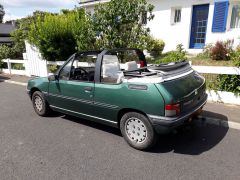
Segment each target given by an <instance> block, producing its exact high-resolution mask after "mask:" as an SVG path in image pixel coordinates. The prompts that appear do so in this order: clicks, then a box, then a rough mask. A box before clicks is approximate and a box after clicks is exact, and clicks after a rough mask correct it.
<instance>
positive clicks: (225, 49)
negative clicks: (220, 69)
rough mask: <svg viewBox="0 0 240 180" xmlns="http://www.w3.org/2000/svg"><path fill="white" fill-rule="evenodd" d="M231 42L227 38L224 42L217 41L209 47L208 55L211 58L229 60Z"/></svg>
mask: <svg viewBox="0 0 240 180" xmlns="http://www.w3.org/2000/svg"><path fill="white" fill-rule="evenodd" d="M232 44H233V42H232V41H230V40H228V41H226V42H222V41H217V42H216V44H215V45H214V46H213V47H212V48H211V49H210V57H211V59H212V60H230V53H231V52H232Z"/></svg>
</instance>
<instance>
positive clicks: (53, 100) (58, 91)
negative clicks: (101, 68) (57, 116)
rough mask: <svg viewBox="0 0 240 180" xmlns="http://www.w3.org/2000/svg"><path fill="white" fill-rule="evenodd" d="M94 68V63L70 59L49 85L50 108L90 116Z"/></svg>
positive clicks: (74, 58) (81, 58)
mask: <svg viewBox="0 0 240 180" xmlns="http://www.w3.org/2000/svg"><path fill="white" fill-rule="evenodd" d="M81 61H82V62H81ZM94 66H95V64H94V63H88V62H84V58H83V57H79V56H74V57H73V58H72V59H70V60H69V61H68V62H67V63H66V64H65V65H64V66H63V67H62V68H61V70H60V71H59V74H58V78H57V80H56V81H50V83H49V102H50V105H51V107H53V108H56V109H59V110H62V111H67V112H69V113H73V114H78V115H83V116H84V115H89V114H91V111H92V106H93V95H94V69H95V67H94Z"/></svg>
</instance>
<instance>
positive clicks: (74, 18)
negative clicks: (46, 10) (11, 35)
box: [28, 9, 95, 61]
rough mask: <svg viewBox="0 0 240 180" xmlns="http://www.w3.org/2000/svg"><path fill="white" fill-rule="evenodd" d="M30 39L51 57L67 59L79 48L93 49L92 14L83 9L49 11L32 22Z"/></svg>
mask: <svg viewBox="0 0 240 180" xmlns="http://www.w3.org/2000/svg"><path fill="white" fill-rule="evenodd" d="M28 40H29V41H30V43H32V44H34V45H36V46H37V47H38V48H39V50H40V52H41V53H42V55H43V57H44V58H45V59H46V60H48V61H62V60H66V59H67V58H68V57H69V56H70V55H71V54H73V53H75V52H76V50H79V51H82V50H89V49H94V42H95V36H94V32H93V31H92V23H91V18H90V17H89V15H88V14H86V13H85V10H84V9H76V10H73V11H71V12H69V11H64V12H63V13H62V14H57V15H56V14H54V15H52V14H48V15H46V16H44V17H43V18H41V17H38V18H36V20H35V21H33V22H32V23H31V26H30V31H29V33H28Z"/></svg>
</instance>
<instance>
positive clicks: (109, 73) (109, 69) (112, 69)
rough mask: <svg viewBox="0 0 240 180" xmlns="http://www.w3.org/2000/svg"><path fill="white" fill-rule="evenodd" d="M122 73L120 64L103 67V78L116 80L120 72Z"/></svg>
mask: <svg viewBox="0 0 240 180" xmlns="http://www.w3.org/2000/svg"><path fill="white" fill-rule="evenodd" d="M119 71H120V65H119V63H111V64H103V65H102V76H103V77H104V78H105V77H111V78H116V77H118V72H119Z"/></svg>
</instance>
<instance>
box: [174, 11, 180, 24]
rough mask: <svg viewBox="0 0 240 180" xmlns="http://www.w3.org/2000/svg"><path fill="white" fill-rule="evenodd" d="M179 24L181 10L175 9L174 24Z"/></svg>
mask: <svg viewBox="0 0 240 180" xmlns="http://www.w3.org/2000/svg"><path fill="white" fill-rule="evenodd" d="M179 22H181V9H175V14H174V23H179Z"/></svg>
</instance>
